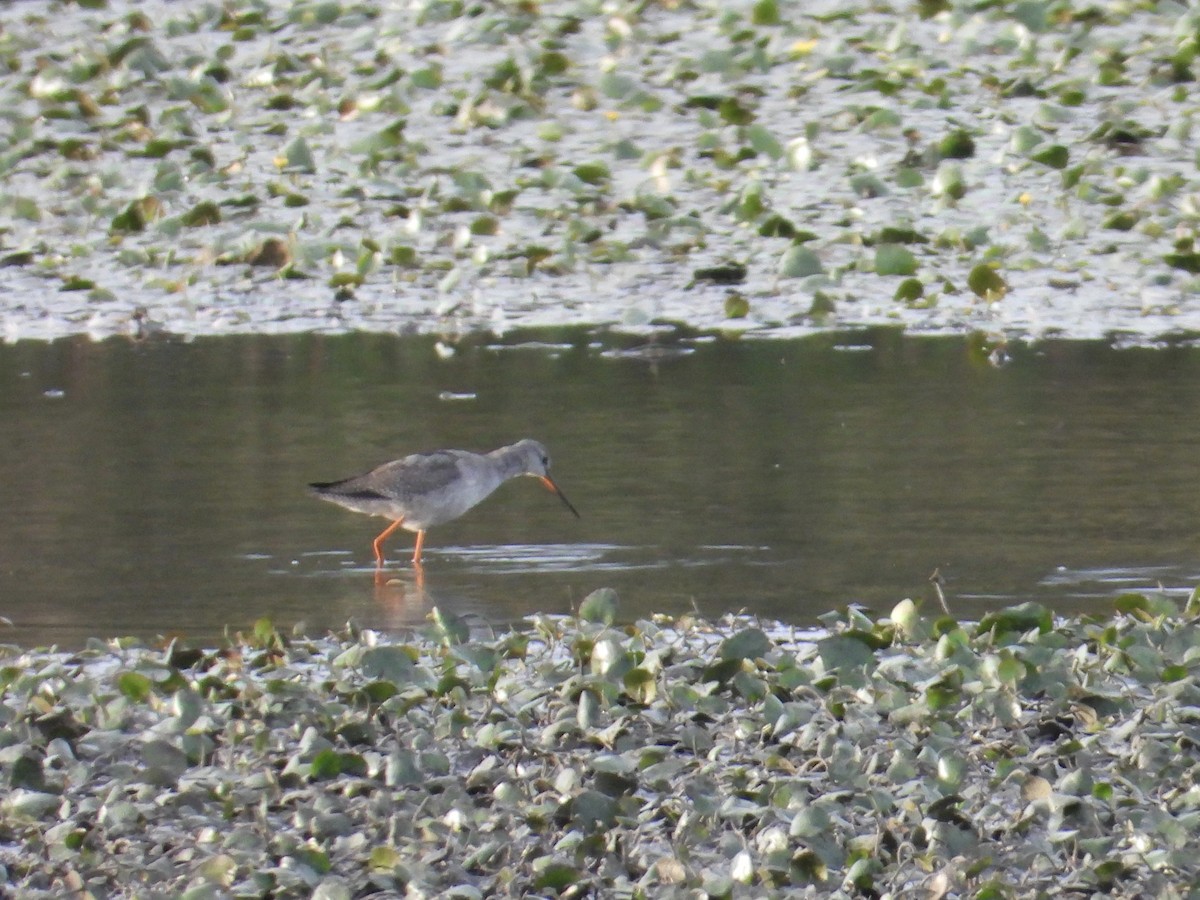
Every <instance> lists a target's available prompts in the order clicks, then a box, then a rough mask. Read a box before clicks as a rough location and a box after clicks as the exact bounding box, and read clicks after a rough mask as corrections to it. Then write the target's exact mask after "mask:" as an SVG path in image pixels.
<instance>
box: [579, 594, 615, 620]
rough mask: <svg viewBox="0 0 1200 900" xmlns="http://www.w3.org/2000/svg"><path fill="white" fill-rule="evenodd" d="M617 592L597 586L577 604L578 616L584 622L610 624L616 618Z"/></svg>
mask: <svg viewBox="0 0 1200 900" xmlns="http://www.w3.org/2000/svg"><path fill="white" fill-rule="evenodd" d="M619 605H620V604H619V601H618V598H617V592H616V591H614V590H613V589H612V588H597V589H596V590H594V591H592V592H591V593H590V594H588V595H587V596H586V597H584V598H583V602H582V603H580V604H579V618H581V619H582V620H583V621H585V622H598V623H600V624H603V625H611V624H612V623H613V621H614V620H615V619H616V618H617V607H618V606H619Z"/></svg>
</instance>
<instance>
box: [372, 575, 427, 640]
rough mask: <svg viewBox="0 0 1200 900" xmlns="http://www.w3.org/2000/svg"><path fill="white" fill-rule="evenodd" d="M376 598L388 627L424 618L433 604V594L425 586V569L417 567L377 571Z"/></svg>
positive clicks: (405, 625) (408, 624)
mask: <svg viewBox="0 0 1200 900" xmlns="http://www.w3.org/2000/svg"><path fill="white" fill-rule="evenodd" d="M375 602H376V603H377V604H378V606H379V608H380V611H381V612H382V614H383V624H384V626H385V627H387V628H401V627H412V626H413V625H414V624H416V623H418V622H421V621H423V620H424V618H425V614H426V613H427V612H428V611H429V609H430V607H432V606H433V597H432V595H431V594H430V592H429V591H427V590H426V588H425V572H424V569H423V568H422V567H420V566H418V567H417V568H416V569H415V570H410V571H399V572H390V573H389V572H383V571H377V572H376V573H375Z"/></svg>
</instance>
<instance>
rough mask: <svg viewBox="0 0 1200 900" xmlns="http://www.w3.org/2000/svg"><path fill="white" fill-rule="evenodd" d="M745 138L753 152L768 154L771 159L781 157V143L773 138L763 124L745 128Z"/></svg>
mask: <svg viewBox="0 0 1200 900" xmlns="http://www.w3.org/2000/svg"><path fill="white" fill-rule="evenodd" d="M746 139H747V140H749V141H750V146H751V147H753V148H754V152H755V153H761V154H763V155H764V156H769V157H771V159H782V158H783V152H784V151H783V144H781V143H779V141H778V140H777V139H776V138H775V136H774V135H773V134H771V132H770V131H768V130H767V129H766V127H765V126H763V125H751V126H750V127H749V128H747V129H746Z"/></svg>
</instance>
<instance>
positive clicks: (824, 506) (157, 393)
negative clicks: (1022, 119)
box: [0, 330, 1200, 646]
mask: <svg viewBox="0 0 1200 900" xmlns="http://www.w3.org/2000/svg"><path fill="white" fill-rule="evenodd" d="M523 340H524V341H532V340H536V341H538V342H539V343H538V344H536V345H524V346H521V344H522V341H523ZM636 343H638V342H637V341H635V340H634V339H630V338H612V337H603V336H602V337H596V336H594V335H589V334H587V333H584V332H579V331H564V332H552V333H545V332H542V333H539V334H537V335H536V336H530V335H523V336H521V335H517V336H509V337H508V338H506V339H505V340H504V341H503V342H502V343H501V342H497V341H495V340H494V339H484V338H482V337H481V338H478V339H473V340H471V341H468V342H467V343H465V344H461V345H459V347H458V349H457V352H456V353H455V354H454V355H452V356H450V357H449V358H448V359H442V358H439V355H438V354H437V353H436V352H435V350H434V345H433V341H432V340H431V339H426V338H413V339H408V338H391V337H383V336H378V335H352V336H340V337H321V336H311V335H310V336H299V337H244V338H212V339H201V340H197V341H195V342H193V343H187V344H185V343H175V342H169V341H167V342H149V343H143V344H137V345H134V344H130V343H128V342H123V341H119V340H112V341H107V342H104V343H100V344H95V343H89V342H86V341H82V340H71V341H61V342H55V343H51V344H46V343H38V342H22V343H18V344H16V345H10V346H0V419H2V422H3V432H2V434H0V470H2V471H3V472H4V477H3V480H2V481H0V615H4V616H6V617H7V618H9V619H11V620H12V622H13V625H12V626H11V627H9V626H4V627H3V631H0V640H3V639H7V640H11V641H16V642H20V643H51V642H54V643H59V644H61V645H64V646H71V645H77V644H79V643H81V642H82V641H83V640H84V639H85V638H86V637H87V636H91V635H97V636H111V635H120V634H138V635H142V636H145V637H153V636H155V635H157V634H166V633H182V634H185V635H188V636H190V637H194V638H198V639H201V640H204V641H211V640H213V639H215V638H216V637H217V636H219V635H220V633H221V632H222V630H223V629H224V628H225V627H226V626H230V627H234V628H245V627H247V626H248V625H250V624H251V623H252V622H253V621H254V620H255V619H256V618H258V617H259V616H264V615H265V616H269V617H271V618H272V619H273V620H275V622H276V623H277V624H280V625H284V626H290V625H292V624H294V623H296V622H304V623H305V624H306V626H307V627H308V628H309V629H310V630H313V629H323V628H336V627H338V626H340V625H341V624H343V623H344V622H345V621H346V620H347V619H349V618H354V619H355V620H356V621H358V622H359V623H360V624H362V625H364V626H370V627H380V628H387V627H399V626H404V625H411V624H419V623H420V622H422V621H423V620H424V617H425V615H426V613H427V612H428V610H429V608H430V607H431V606H433V605H437V606H439V607H441V608H443V609H447V610H450V611H452V612H455V613H459V614H464V613H472V614H475V615H477V616H479V617H482V618H483V619H484V620H487V621H492V622H505V621H510V620H512V619H515V618H519V617H521V616H524V615H526V614H529V613H533V612H536V611H545V612H556V613H562V612H568V611H569V610H571V608H572V607H573V606H574V605H576V604H578V602H579V601H580V600H581V599H582V598H583V597H584V596H586V595H587V594H588V593H589V592H590V591H592V590H594V589H596V588H598V587H606V586H607V587H613V588H616V589H617V590H618V592H619V594H620V596H621V598H622V604H623V610H624V612H625V613H626V614H627V615H629V616H630V617H633V616H641V615H646V614H648V613H650V612H655V611H660V612H667V613H679V612H683V611H686V610H689V609H691V608H693V607H696V608H698V609H699V610H701V611H702V612H704V613H706V614H709V615H716V614H720V613H722V612H725V611H727V610H743V609H744V610H748V611H751V612H754V613H758V614H762V615H764V616H769V617H778V618H783V619H786V620H791V621H796V622H808V621H811V620H812V618H813V617H814V616H816V615H818V614H820V613H822V612H824V611H826V610H827V609H829V608H831V607H834V606H839V605H843V604H846V603H849V602H856V603H863V604H867V605H871V606H874V607H875V608H877V609H880V610H882V611H886V610H887V609H889V608H890V607H891V605H892V604H894V603H895V602H896V601H898V600H900V599H903V598H904V597H914V598H928V597H929V596H930V593H929V591H930V588H929V585H928V583H927V578H928V576H929V574H930V573H931V571H932V570H933V569H934V568H935V567H940V568H941V571H942V573H943V575H944V576H945V578H946V591H947V595H948V597H949V600H950V603H951V605H952V608H953V609H954V611H955V613H957V614H959V615H960V616H963V617H968V616H977V615H978V614H980V613H981V612H982V611H984V610H985V609H988V608H990V607H993V606H997V605H1002V604H1006V603H1009V602H1014V601H1021V600H1025V599H1031V598H1032V599H1039V600H1042V601H1044V602H1048V603H1050V604H1051V605H1053V606H1055V607H1056V608H1058V609H1061V610H1064V611H1068V610H1070V611H1076V610H1083V609H1098V608H1102V607H1104V606H1105V605H1106V602H1107V601H1106V598H1109V597H1111V596H1113V595H1115V594H1118V593H1120V592H1122V591H1124V590H1132V589H1136V590H1157V589H1158V588H1159V586H1160V584H1161V586H1162V587H1163V588H1165V589H1168V590H1171V591H1182V590H1184V589H1187V588H1190V587H1191V585H1192V584H1193V583H1194V582H1196V581H1197V580H1200V545H1198V543H1197V523H1198V522H1200V483H1198V480H1197V478H1196V468H1197V447H1198V446H1200V420H1197V418H1196V416H1195V415H1194V411H1195V409H1196V408H1197V399H1198V398H1200V350H1196V349H1193V348H1190V347H1177V348H1173V349H1158V350H1145V349H1143V350H1114V349H1111V348H1110V347H1108V346H1106V345H1103V344H1098V343H1082V342H1075V343H1071V342H1061V343H1041V344H1037V345H1034V346H1014V347H1010V348H1009V352H1010V354H1011V362H1009V364H1007V365H1005V366H1003V367H1001V368H996V367H994V366H992V365H989V364H988V362H987V360H986V358H985V357H984V356H983V355H982V354H980V353H977V352H973V351H972V350H971V347H970V344H969V342H968V341H966V340H963V339H943V338H939V339H929V338H912V337H903V336H901V335H900V334H898V333H896V332H892V331H886V330H881V331H875V332H871V333H868V334H862V335H855V336H846V335H841V336H838V335H822V336H818V337H813V338H809V339H805V340H799V341H788V342H783V341H779V342H770V341H761V342H747V341H736V340H724V339H715V340H712V339H710V340H699V341H689V340H686V339H684V340H681V341H679V342H678V343H671V344H668V345H667V350H668V351H672V350H681V351H684V352H682V353H673V352H667V353H664V354H661V355H653V359H654V360H656V361H652V360H651V359H648V358H647V356H646V355H645V354H640V353H633V354H627V353H623V352H620V351H623V350H627V349H629V348H630V347H632V346H633V345H634V344H636ZM60 392H61V394H60ZM446 394H453V395H462V394H473V395H474V398H473V399H462V398H455V399H448V398H447V397H446ZM527 436H528V437H536V438H538V439H539V440H542V441H543V442H544V443H546V444H547V446H548V447H549V448H550V450H551V452H552V454H553V455H554V460H555V477H556V479H557V480H558V482H559V484H560V485H561V486H562V487H563V489H564V490H565V491H566V493H567V495H568V496H569V497H570V498H571V500H572V501H573V502H574V504H575V505H576V506H577V507H579V509H580V511H581V512H582V514H583V518H582V519H581V520H576V519H574V518H572V517H571V516H570V515H569V514H568V513H567V512H566V510H564V509H563V507H562V505H561V504H560V503H559V502H558V501H557V500H556V499H555V498H554V497H552V496H551V495H549V494H548V493H547V492H545V491H544V490H543V489H542V488H540V487H539V486H538V485H537V483H536V482H534V481H532V480H530V479H520V480H518V481H516V482H513V483H510V484H508V485H506V486H504V487H503V488H502V489H501V490H500V491H499V492H497V494H496V495H495V496H493V497H492V498H491V499H489V500H488V501H486V502H485V503H484V504H483V505H482V506H480V507H478V508H477V509H475V510H473V511H472V512H470V513H469V514H468V515H467V516H466V517H464V518H463V519H461V520H459V521H457V522H455V523H451V524H449V525H446V526H443V527H441V528H439V529H435V530H434V531H432V532H430V535H429V540H428V542H427V545H426V566H425V576H426V577H425V583H424V585H423V586H418V585H417V584H416V583H415V582H414V580H413V579H412V573H411V572H410V571H409V570H408V568H407V565H406V560H407V559H408V556H409V555H410V554H411V535H408V534H407V533H404V532H401V533H399V534H397V535H396V536H395V537H394V538H393V541H392V543H391V544H390V559H391V561H392V565H391V571H392V573H393V574H394V575H395V580H394V581H393V583H391V584H388V585H385V586H384V587H383V588H377V587H376V585H375V582H374V579H373V578H372V571H371V553H370V541H371V539H372V538H373V537H374V536H375V534H377V533H378V531H379V530H380V529H381V528H382V526H383V525H384V524H385V523H384V522H383V520H380V519H368V518H366V517H364V516H359V515H355V514H353V513H349V512H346V511H344V510H341V509H338V508H337V507H334V506H331V505H329V504H325V503H321V502H319V501H317V500H314V499H312V498H310V497H308V496H307V494H306V492H305V489H304V486H305V484H306V483H307V482H309V481H317V480H330V479H333V478H337V477H341V476H345V475H350V474H354V473H357V472H359V471H362V470H364V469H366V468H369V467H371V466H373V465H375V464H378V463H380V462H383V461H385V460H387V459H391V458H394V457H397V456H402V455H404V454H406V453H409V452H413V451H416V450H424V449H432V448H437V447H463V448H467V449H478V450H485V449H491V448H493V447H495V446H498V445H500V444H504V443H509V442H511V441H513V440H516V439H518V438H521V437H527Z"/></svg>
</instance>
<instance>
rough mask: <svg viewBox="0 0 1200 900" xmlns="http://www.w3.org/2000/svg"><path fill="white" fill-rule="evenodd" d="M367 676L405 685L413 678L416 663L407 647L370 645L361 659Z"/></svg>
mask: <svg viewBox="0 0 1200 900" xmlns="http://www.w3.org/2000/svg"><path fill="white" fill-rule="evenodd" d="M359 665H360V666H361V667H362V672H363V674H364V675H365V676H366V677H367V678H372V679H377V680H382V681H387V682H391V683H392V684H397V685H404V684H409V683H410V682H411V681H412V680H413V675H414V673H415V671H416V663H415V662H414V661H413V657H412V655H411V654H410V651H409V650H408V648H407V647H404V646H402V645H399V644H384V645H382V646H379V647H369V648H368V649H367V650H366V651H364V652H363V655H362V659H361V660H360V661H359Z"/></svg>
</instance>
